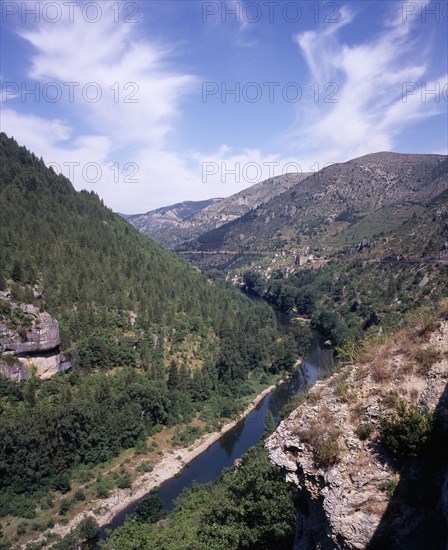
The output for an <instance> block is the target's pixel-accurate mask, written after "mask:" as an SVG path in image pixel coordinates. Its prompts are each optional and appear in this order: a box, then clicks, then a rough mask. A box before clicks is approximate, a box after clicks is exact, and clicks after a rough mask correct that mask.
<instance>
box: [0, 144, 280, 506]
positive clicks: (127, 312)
mask: <svg viewBox="0 0 448 550" xmlns="http://www.w3.org/2000/svg"><path fill="white" fill-rule="evenodd" d="M0 164H1V166H2V170H1V173H0V228H1V230H0V279H1V280H0V283H1V287H2V288H1V289H0V290H5V292H4V294H3V295H4V298H5V299H2V300H0V306H1V312H0V313H1V314H2V315H3V316H4V315H8V311H9V310H8V301H7V300H13V301H14V302H15V303H33V304H35V305H37V306H40V307H41V308H42V309H43V310H47V311H48V312H49V313H50V314H51V315H52V316H54V317H55V318H56V319H57V320H58V321H59V323H60V328H61V333H62V347H63V349H64V351H69V352H72V355H73V358H74V365H75V368H74V369H73V370H72V371H71V372H69V373H68V374H65V375H62V376H56V377H54V378H53V379H51V380H49V381H42V380H39V379H37V378H36V377H31V378H30V380H27V381H25V382H22V383H21V384H20V385H17V384H15V383H13V382H11V381H8V380H6V379H2V378H0V490H2V491H3V492H2V493H1V494H0V516H4V515H8V514H15V515H18V516H22V517H24V515H25V517H34V516H33V514H35V512H34V511H33V510H34V507H35V505H36V503H35V502H34V501H33V500H32V499H30V498H28V497H27V498H26V499H25V497H24V496H23V493H24V492H26V493H27V494H28V495H29V493H30V491H33V490H37V489H40V490H44V493H41V494H40V497H39V498H44V497H45V494H46V493H45V491H47V490H50V489H52V490H57V491H59V490H64V491H65V490H67V487H69V486H70V472H71V469H72V468H73V467H74V466H78V465H82V464H88V465H92V464H97V463H100V462H103V461H105V460H108V459H110V458H111V457H112V456H115V455H116V454H117V453H119V452H120V451H121V450H122V449H126V448H129V447H132V446H134V445H137V444H140V443H141V444H144V441H145V439H146V438H147V437H148V435H149V434H151V433H154V431H157V430H159V429H161V427H162V426H163V425H174V424H178V423H188V422H190V421H191V419H192V418H194V417H198V416H199V415H201V416H200V418H201V422H203V423H205V424H206V425H209V426H211V425H213V424H214V423H215V424H216V423H218V422H219V421H220V419H221V418H223V417H229V416H232V415H233V414H235V412H236V411H237V410H238V409H239V408H240V407H241V406H242V404H243V403H242V402H241V400H240V399H241V398H242V397H244V396H248V395H250V394H251V393H253V392H254V389H256V388H255V386H253V385H252V386H251V385H250V383H249V381H248V375H249V374H250V373H253V372H254V371H255V372H256V373H257V377H255V376H251V380H250V382H251V383H252V381H253V380H254V379H255V378H257V381H258V380H259V379H260V378H261V377H262V376H263V373H265V372H266V371H267V370H268V369H269V367H270V365H271V364H272V361H273V360H275V353H281V346H279V340H278V333H277V326H276V321H275V316H274V315H273V313H272V310H271V309H270V308H269V307H268V306H266V305H264V304H262V303H254V302H253V301H251V300H250V299H248V298H247V297H245V296H244V295H243V294H242V293H241V292H239V291H237V290H230V289H225V288H224V285H223V284H220V283H212V282H210V281H209V280H207V279H206V278H205V277H204V276H202V275H201V274H200V273H199V272H198V271H197V270H195V269H194V268H192V267H190V266H189V265H188V264H187V263H185V262H184V261H183V260H181V259H179V258H178V257H176V256H175V255H173V254H171V253H169V252H167V251H165V250H163V249H162V248H161V247H160V246H158V245H157V244H155V243H154V242H152V241H151V240H150V239H148V237H146V236H144V235H141V234H140V233H139V232H138V231H137V230H136V229H135V228H133V227H132V226H131V225H130V224H128V223H127V222H126V221H125V220H123V219H121V218H120V217H119V216H118V215H115V214H114V213H113V212H112V211H111V210H109V209H108V208H106V207H105V206H104V205H103V203H102V202H101V200H100V199H99V198H98V196H97V195H95V194H94V193H90V192H86V191H81V192H77V191H75V190H74V188H73V187H72V185H71V183H70V182H69V181H68V180H67V179H66V178H65V177H63V176H60V175H56V174H55V173H54V172H53V170H52V169H48V168H46V166H45V164H44V162H43V161H42V160H39V159H38V158H37V157H36V156H34V155H33V154H31V153H30V152H29V151H28V150H27V149H25V148H24V147H19V146H18V144H17V143H16V142H15V141H14V139H10V138H8V137H7V136H6V135H5V134H0ZM8 293H10V298H8V297H7V294H8ZM280 341H281V340H280ZM265 380H266V374H265ZM257 383H258V382H257ZM265 383H266V382H265ZM246 399H247V397H246ZM202 425H204V424H202ZM42 494H43V495H44V496H42ZM22 497H23V498H22ZM45 498H46V497H45Z"/></svg>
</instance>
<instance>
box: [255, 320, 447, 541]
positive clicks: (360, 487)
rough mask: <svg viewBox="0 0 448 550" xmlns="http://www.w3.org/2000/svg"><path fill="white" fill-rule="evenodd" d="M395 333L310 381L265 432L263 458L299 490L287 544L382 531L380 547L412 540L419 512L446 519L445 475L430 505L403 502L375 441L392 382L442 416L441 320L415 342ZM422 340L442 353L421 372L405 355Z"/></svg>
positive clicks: (391, 464) (423, 518) (428, 518)
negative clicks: (293, 535) (293, 536)
mask: <svg viewBox="0 0 448 550" xmlns="http://www.w3.org/2000/svg"><path fill="white" fill-rule="evenodd" d="M403 333H404V335H401V336H400V334H401V333H399V335H398V336H395V337H392V338H391V339H389V340H388V341H386V343H385V344H383V345H382V346H379V347H378V349H375V350H374V353H371V354H370V356H369V355H367V356H366V357H365V358H363V362H359V363H358V364H355V365H351V366H348V367H345V369H344V370H342V371H341V372H340V373H336V374H334V375H333V376H332V377H331V378H329V379H328V380H325V381H320V382H318V383H317V384H316V385H315V387H314V388H313V389H312V390H311V393H310V397H309V399H308V400H307V401H306V402H305V403H304V404H302V405H301V406H300V407H299V408H298V409H296V410H295V411H294V412H293V413H292V414H291V415H290V416H289V418H287V419H286V420H284V421H283V422H282V423H281V424H280V425H279V427H278V428H277V430H276V431H275V432H274V433H273V434H272V435H271V436H270V437H269V438H268V439H267V440H266V447H267V449H268V451H269V457H270V460H271V462H272V463H274V464H276V465H278V466H279V467H280V468H282V469H283V470H284V472H285V475H286V480H287V481H288V482H291V483H293V484H294V485H295V486H296V487H297V488H298V490H299V499H298V508H299V523H298V535H297V544H296V546H295V548H300V549H304V550H305V549H306V550H309V549H313V548H322V549H335V548H337V549H339V548H340V549H363V548H365V547H366V545H367V544H368V543H369V541H371V539H372V537H373V536H374V535H375V536H377V535H378V533H381V536H382V537H383V538H382V539H381V540H382V541H384V540H386V541H387V543H388V545H387V548H390V549H393V548H400V545H399V542H398V541H400V540H411V541H412V540H413V539H412V537H413V536H414V533H417V534H420V535H421V532H422V529H421V528H420V526H419V522H420V523H421V522H427V524H429V525H431V524H432V523H431V522H432V521H433V516H432V515H431V514H438V516H437V522H438V524H439V525H440V517H441V516H442V514H443V515H444V516H445V517H447V519H448V512H447V510H448V504H447V502H448V496H447V495H448V481H447V480H448V475H446V476H445V480H444V481H442V483H441V484H440V485H441V488H440V486H439V489H438V490H439V497H438V498H439V505H438V507H437V506H434V507H433V508H434V510H433V509H428V507H427V506H426V508H425V506H422V505H421V504H416V503H415V502H412V503H410V502H408V501H406V498H407V497H405V496H403V495H405V493H406V490H407V488H408V481H409V479H406V484H407V485H406V484H405V482H403V478H404V474H403V472H401V478H400V473H399V472H398V471H397V470H396V467H397V463H396V462H395V461H394V460H393V459H392V457H390V456H388V455H387V453H386V452H385V450H384V449H383V448H382V446H381V442H380V437H379V431H378V427H379V417H380V415H381V414H388V407H392V405H391V404H390V396H391V395H393V394H392V393H391V392H394V391H395V392H397V393H398V395H399V396H400V397H402V398H404V399H405V400H406V401H408V402H413V403H415V404H418V405H419V406H421V407H423V406H428V407H429V409H430V410H431V411H436V413H437V418H439V419H440V418H445V419H446V417H447V412H448V407H447V406H446V400H445V401H444V400H443V399H444V398H443V396H446V394H447V383H448V356H447V351H448V322H444V323H443V324H442V326H441V328H440V329H439V330H438V331H436V332H435V333H434V334H433V335H432V336H431V341H430V342H424V341H418V342H417V343H415V338H414V335H412V334H411V335H410V334H409V331H408V332H405V331H403ZM413 341H414V345H416V347H414V348H412V342H413ZM408 344H409V346H408ZM403 345H404V349H403ZM428 346H431V348H432V349H434V348H435V349H436V350H438V351H439V352H440V355H439V359H438V360H437V361H436V362H435V363H434V364H433V365H432V367H431V368H430V370H429V372H422V369H421V367H419V366H418V364H417V363H416V362H415V355H414V359H412V356H413V354H415V352H416V350H418V349H421V348H422V347H423V348H424V347H428ZM412 362H414V364H412ZM380 369H385V370H380ZM388 396H389V397H388ZM442 402H443V403H444V404H443V406H442V405H441V403H442ZM361 422H362V423H364V424H368V425H369V426H370V430H371V432H370V434H368V435H367V437H366V439H365V440H361V439H360V436H359V434H360V430H359V426H360V423H361ZM445 427H446V424H445ZM322 442H325V444H326V445H327V447H325V446H324V445H322ZM442 446H443V444H442ZM332 452H333V453H334V455H335V456H334V457H333V456H332ZM416 460H417V461H418V460H419V459H416ZM413 468H415V464H414V466H413ZM417 468H418V464H417ZM421 469H423V468H421ZM442 472H443V467H442ZM435 475H436V473H435V472H434V476H435ZM411 477H412V476H411ZM386 483H387V484H388V485H389V486H390V485H391V484H393V483H396V484H398V490H397V495H396V496H394V497H393V499H391V498H390V497H389V496H388V493H387V491H385V490H384V489H385V485H386ZM400 487H401V488H400ZM403 487H404V489H403ZM392 502H393V505H392V507H393V513H390V510H391V503H392ZM436 509H437V510H436ZM386 511H388V512H389V515H387V514H386ZM384 518H388V519H387V521H385V519H384ZM442 523H443V520H442ZM419 529H420V531H419ZM442 530H443V527H442ZM384 536H385V537H386V539H384ZM437 537H440V535H438V534H437V535H434V540H437ZM374 540H375V539H374ZM384 547H385V546H375V548H384ZM404 547H406V548H411V547H412V548H414V547H415V548H416V546H412V545H411V546H409V545H408V546H401V548H404ZM429 547H431V548H435V547H437V548H438V546H431V545H430V546H428V548H429Z"/></svg>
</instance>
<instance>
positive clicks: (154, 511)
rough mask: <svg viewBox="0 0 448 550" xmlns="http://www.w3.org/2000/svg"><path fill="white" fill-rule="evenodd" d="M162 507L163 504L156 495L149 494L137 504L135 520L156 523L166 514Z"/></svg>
mask: <svg viewBox="0 0 448 550" xmlns="http://www.w3.org/2000/svg"><path fill="white" fill-rule="evenodd" d="M164 507H165V504H164V502H163V500H162V499H161V498H160V497H159V496H158V495H151V496H149V497H148V498H145V499H144V500H141V501H140V502H139V503H138V504H137V509H136V510H135V517H136V519H137V521H141V522H148V523H157V522H158V521H159V520H160V519H162V518H163V517H165V515H166V511H164Z"/></svg>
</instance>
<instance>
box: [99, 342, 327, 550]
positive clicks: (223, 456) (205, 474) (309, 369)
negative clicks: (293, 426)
mask: <svg viewBox="0 0 448 550" xmlns="http://www.w3.org/2000/svg"><path fill="white" fill-rule="evenodd" d="M331 362H332V352H331V350H328V349H326V348H325V347H324V345H323V342H322V339H321V338H319V337H318V336H317V335H315V336H314V337H313V339H312V341H311V345H310V348H309V350H308V352H307V354H306V356H305V360H304V362H303V364H302V366H301V368H299V369H298V370H297V371H296V372H295V373H294V375H293V376H292V377H291V378H290V379H289V380H288V381H286V382H285V383H284V384H281V385H280V386H278V387H277V388H275V389H274V390H272V391H271V392H270V393H268V394H267V395H266V397H265V398H264V399H263V400H262V401H260V403H259V404H258V405H257V406H256V408H255V409H254V410H253V411H252V412H250V413H249V414H248V415H247V416H246V417H245V418H244V419H242V420H241V422H239V423H238V424H237V425H236V426H235V427H234V428H232V429H231V430H230V431H228V432H226V433H225V434H224V435H223V436H222V437H221V438H220V439H219V440H218V441H216V442H215V443H213V444H212V445H211V446H210V447H209V448H208V449H207V450H206V451H204V452H203V453H202V454H200V455H199V456H197V457H196V458H195V459H193V460H192V461H191V462H190V463H189V465H188V467H185V468H184V469H183V470H182V472H181V473H180V475H178V476H176V477H173V478H171V479H168V480H167V481H165V482H164V483H162V484H161V485H160V487H159V489H158V492H157V494H158V495H159V496H160V498H161V499H162V500H163V501H164V502H165V505H166V507H167V509H168V510H171V509H172V508H173V506H174V500H175V499H176V498H177V497H178V496H179V494H180V493H181V492H182V491H183V489H185V488H188V487H190V486H191V485H192V483H194V482H196V483H207V482H209V481H215V480H217V479H218V478H219V476H220V475H221V472H222V470H223V468H227V467H230V466H232V465H233V464H234V462H235V460H236V459H237V458H239V457H241V455H243V454H244V453H245V452H246V451H247V450H248V449H249V448H250V447H252V446H253V445H255V444H256V443H258V441H259V440H260V438H261V437H262V435H263V433H264V429H265V428H264V426H265V417H266V413H267V412H268V411H271V412H272V414H273V416H274V418H275V419H276V420H279V419H280V410H281V409H282V407H283V406H284V405H285V404H286V403H287V401H288V399H289V397H290V396H291V395H292V394H295V393H300V392H302V391H304V390H305V389H306V388H307V387H310V386H312V385H313V384H314V383H315V382H316V380H317V379H318V378H319V377H321V376H322V375H323V374H325V373H326V372H327V371H328V370H329V368H330V367H331ZM144 498H145V497H142V499H144ZM142 499H140V500H142ZM138 502H139V501H136V502H133V503H132V504H130V505H129V506H128V507H127V508H125V509H124V510H123V511H122V512H120V513H119V514H118V515H117V516H115V518H114V519H113V521H112V522H111V523H110V524H109V525H107V526H106V527H104V528H102V529H101V531H100V535H99V537H100V539H104V538H105V537H106V533H105V530H106V529H116V528H117V527H119V526H120V525H122V524H123V522H124V521H125V519H126V516H129V515H131V514H133V513H134V512H135V509H136V507H137V504H138ZM92 547H93V548H95V549H97V548H99V547H98V546H97V545H96V544H94V545H92V546H91V548H92Z"/></svg>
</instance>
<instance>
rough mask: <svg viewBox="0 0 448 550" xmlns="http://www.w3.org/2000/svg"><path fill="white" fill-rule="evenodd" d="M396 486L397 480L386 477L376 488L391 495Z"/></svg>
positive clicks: (393, 493)
mask: <svg viewBox="0 0 448 550" xmlns="http://www.w3.org/2000/svg"><path fill="white" fill-rule="evenodd" d="M397 487H398V481H396V480H395V479H388V480H387V481H382V482H381V483H380V484H379V486H378V488H379V490H380V491H383V492H385V493H387V494H388V495H389V496H390V497H393V496H394V495H395V494H396V491H397Z"/></svg>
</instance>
